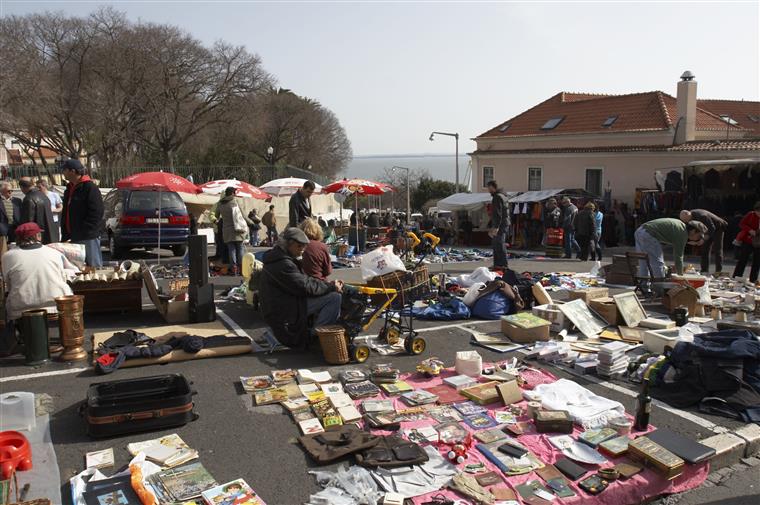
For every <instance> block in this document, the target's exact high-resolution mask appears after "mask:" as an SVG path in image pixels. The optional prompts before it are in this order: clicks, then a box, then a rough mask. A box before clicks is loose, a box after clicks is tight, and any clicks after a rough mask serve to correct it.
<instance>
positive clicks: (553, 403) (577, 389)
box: [523, 379, 625, 428]
mask: <svg viewBox="0 0 760 505" xmlns="http://www.w3.org/2000/svg"><path fill="white" fill-rule="evenodd" d="M523 395H524V396H525V397H526V398H528V399H529V400H534V401H540V402H541V406H542V407H543V408H544V409H546V410H566V411H568V413H569V414H570V417H572V419H573V421H574V422H576V423H578V424H580V425H582V426H583V427H585V428H596V427H602V426H604V425H606V423H607V420H608V419H611V418H613V417H620V416H625V408H624V407H623V405H622V404H621V403H620V402H616V401H613V400H610V399H608V398H604V397H603V396H599V395H597V394H595V393H592V392H591V391H589V390H588V389H586V388H584V387H583V386H581V385H579V384H576V383H575V382H573V381H570V380H567V379H560V380H558V381H556V382H553V383H551V384H539V385H538V386H536V387H535V389H533V390H532V391H525V392H524V393H523Z"/></svg>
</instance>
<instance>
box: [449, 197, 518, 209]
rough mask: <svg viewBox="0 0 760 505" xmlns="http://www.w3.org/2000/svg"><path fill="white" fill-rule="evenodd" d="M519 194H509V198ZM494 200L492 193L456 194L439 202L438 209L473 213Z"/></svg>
mask: <svg viewBox="0 0 760 505" xmlns="http://www.w3.org/2000/svg"><path fill="white" fill-rule="evenodd" d="M516 194H517V193H507V196H508V197H511V196H514V195H516ZM491 199H492V196H491V193H454V194H453V195H450V196H447V197H446V198H444V199H442V200H438V205H437V207H438V208H439V209H441V210H450V211H452V212H454V211H458V210H466V211H473V210H478V209H481V208H483V206H485V204H487V203H489V202H490V201H491Z"/></svg>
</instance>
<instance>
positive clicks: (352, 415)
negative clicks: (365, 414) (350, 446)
mask: <svg viewBox="0 0 760 505" xmlns="http://www.w3.org/2000/svg"><path fill="white" fill-rule="evenodd" d="M338 415H340V417H341V419H343V422H344V423H353V422H355V421H359V420H360V419H361V418H362V415H361V413H360V412H359V411H358V410H357V409H356V407H354V406H353V404H352V405H347V406H345V407H338Z"/></svg>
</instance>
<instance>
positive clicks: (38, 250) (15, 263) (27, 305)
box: [2, 223, 72, 350]
mask: <svg viewBox="0 0 760 505" xmlns="http://www.w3.org/2000/svg"><path fill="white" fill-rule="evenodd" d="M16 242H17V244H18V247H17V248H15V249H11V250H10V251H8V252H7V253H5V254H4V255H3V261H2V263H3V279H4V280H5V291H6V292H7V293H8V297H7V298H6V307H5V308H6V311H7V317H8V319H9V320H11V321H13V320H16V319H20V318H21V313H22V312H24V311H25V310H32V309H45V310H47V311H48V312H57V309H56V305H55V298H57V297H59V296H67V295H70V294H72V292H71V288H70V287H69V285H68V284H67V283H66V274H65V273H64V270H63V255H62V254H61V253H59V252H58V251H56V250H55V249H51V248H50V247H45V246H43V245H42V229H40V227H39V225H38V224H37V223H24V224H22V225H19V226H18V227H17V228H16ZM3 344H4V345H3V348H4V350H9V349H10V348H12V345H13V342H4V343H3ZM9 344H10V345H9Z"/></svg>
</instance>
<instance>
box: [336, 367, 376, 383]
mask: <svg viewBox="0 0 760 505" xmlns="http://www.w3.org/2000/svg"><path fill="white" fill-rule="evenodd" d="M339 377H340V381H341V382H342V383H343V385H346V384H354V383H356V382H364V381H366V380H369V376H368V375H367V374H366V373H364V372H363V371H361V370H356V369H353V370H344V371H342V372H341V373H340V376H339Z"/></svg>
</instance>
